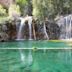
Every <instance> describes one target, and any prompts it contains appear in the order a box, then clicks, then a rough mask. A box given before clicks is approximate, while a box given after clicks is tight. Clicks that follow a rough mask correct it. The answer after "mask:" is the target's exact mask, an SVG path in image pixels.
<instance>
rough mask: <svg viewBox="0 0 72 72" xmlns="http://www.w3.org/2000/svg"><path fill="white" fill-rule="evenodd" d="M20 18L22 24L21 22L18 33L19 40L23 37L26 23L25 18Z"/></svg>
mask: <svg viewBox="0 0 72 72" xmlns="http://www.w3.org/2000/svg"><path fill="white" fill-rule="evenodd" d="M20 20H21V24H20V27H19V31H18V34H17V40H21V39H22V29H23V26H24V25H25V19H24V18H20Z"/></svg>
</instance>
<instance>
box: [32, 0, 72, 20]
mask: <svg viewBox="0 0 72 72" xmlns="http://www.w3.org/2000/svg"><path fill="white" fill-rule="evenodd" d="M32 1H33V15H34V16H35V17H37V18H39V19H41V20H43V19H44V18H45V17H48V18H50V17H51V18H54V17H55V16H56V15H58V14H59V15H61V14H63V15H64V14H70V13H71V12H72V0H32Z"/></svg>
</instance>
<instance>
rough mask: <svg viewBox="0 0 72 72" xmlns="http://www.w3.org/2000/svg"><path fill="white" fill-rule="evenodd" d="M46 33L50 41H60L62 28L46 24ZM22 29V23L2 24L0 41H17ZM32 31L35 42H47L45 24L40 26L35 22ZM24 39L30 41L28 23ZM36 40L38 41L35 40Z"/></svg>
mask: <svg viewBox="0 0 72 72" xmlns="http://www.w3.org/2000/svg"><path fill="white" fill-rule="evenodd" d="M45 26H46V32H47V34H48V37H49V40H55V39H59V36H60V28H59V26H58V25H57V24H55V23H50V22H48V21H46V22H45ZM19 27H20V22H17V21H12V22H6V23H5V24H1V26H0V41H8V40H15V39H17V35H18V30H19ZM31 28H32V29H31V30H32V39H34V40H47V38H46V37H45V33H44V24H43V23H42V24H40V23H38V22H36V21H33V22H32V24H31ZM21 33H22V38H24V39H26V40H29V25H28V22H27V21H26V22H25V25H24V26H23V29H22V32H21ZM35 38H36V39H35Z"/></svg>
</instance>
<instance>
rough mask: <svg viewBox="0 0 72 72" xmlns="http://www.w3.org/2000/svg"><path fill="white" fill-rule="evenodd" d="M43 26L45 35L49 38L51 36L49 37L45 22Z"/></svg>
mask: <svg viewBox="0 0 72 72" xmlns="http://www.w3.org/2000/svg"><path fill="white" fill-rule="evenodd" d="M43 28H44V33H45V37H46V38H47V39H48V40H49V37H48V34H47V31H46V26H45V23H44V25H43Z"/></svg>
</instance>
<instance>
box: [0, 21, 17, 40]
mask: <svg viewBox="0 0 72 72" xmlns="http://www.w3.org/2000/svg"><path fill="white" fill-rule="evenodd" d="M15 38H16V25H15V24H14V22H11V23H10V22H5V23H4V24H1V26H0V41H9V40H15Z"/></svg>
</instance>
